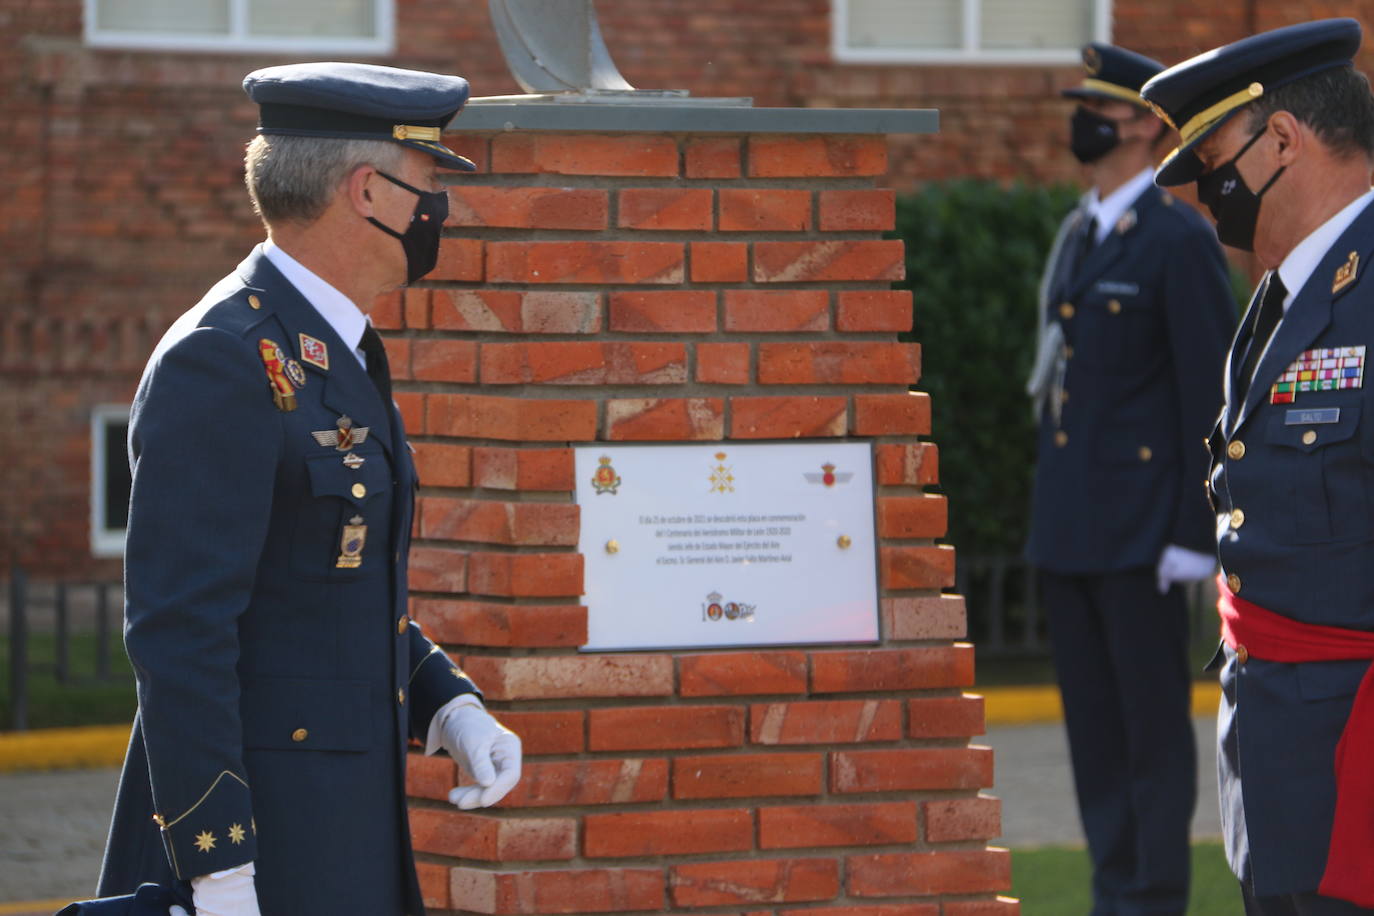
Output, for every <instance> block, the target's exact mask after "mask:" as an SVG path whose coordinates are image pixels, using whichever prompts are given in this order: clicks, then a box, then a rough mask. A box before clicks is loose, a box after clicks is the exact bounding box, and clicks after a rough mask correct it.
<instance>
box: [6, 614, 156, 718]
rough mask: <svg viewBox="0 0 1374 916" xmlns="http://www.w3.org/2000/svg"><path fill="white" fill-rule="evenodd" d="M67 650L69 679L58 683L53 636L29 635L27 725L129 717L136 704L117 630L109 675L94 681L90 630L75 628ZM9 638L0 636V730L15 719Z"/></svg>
mask: <svg viewBox="0 0 1374 916" xmlns="http://www.w3.org/2000/svg"><path fill="white" fill-rule="evenodd" d="M70 644H71V645H70V649H69V650H68V670H69V673H70V677H69V678H68V683H65V684H59V683H58V682H57V678H56V676H55V675H54V674H53V662H54V660H55V659H56V657H57V645H56V640H55V639H54V637H53V636H52V634H50V633H33V634H30V636H29V659H30V667H31V669H32V668H33V667H37V669H38V670H37V671H33V670H31V672H30V674H29V678H28V691H29V728H66V727H70V726H76V725H116V724H119V723H122V722H132V721H133V718H134V709H135V707H136V706H137V705H138V701H137V698H136V697H135V696H134V677H133V671H132V669H131V668H130V667H129V657H128V656H127V655H125V654H124V645H123V643H121V642H120V641H119V637H118V635H112V636H111V639H110V673H111V675H112V676H113V680H110V681H97V680H96V679H95V671H96V663H95V656H96V640H95V635H94V634H92V633H73V634H72V635H71V638H70ZM9 651H10V647H9V639H8V637H6V636H0V670H3V671H4V676H3V678H0V730H3V729H8V728H11V727H12V725H13V722H14V718H13V716H14V712H13V709H12V703H13V698H12V697H11V696H10V690H9V687H10V683H9V658H10V656H9Z"/></svg>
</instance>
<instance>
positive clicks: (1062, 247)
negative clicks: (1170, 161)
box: [1027, 44, 1235, 916]
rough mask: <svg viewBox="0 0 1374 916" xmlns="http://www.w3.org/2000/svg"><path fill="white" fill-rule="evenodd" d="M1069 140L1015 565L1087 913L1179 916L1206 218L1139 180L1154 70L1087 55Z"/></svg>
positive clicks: (1218, 320)
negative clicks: (1070, 802)
mask: <svg viewBox="0 0 1374 916" xmlns="http://www.w3.org/2000/svg"><path fill="white" fill-rule="evenodd" d="M1083 61H1084V65H1085V70H1086V74H1085V78H1084V79H1083V81H1082V84H1081V85H1079V86H1075V87H1073V88H1071V89H1068V90H1065V91H1064V95H1066V96H1068V97H1070V98H1073V99H1075V100H1076V101H1077V102H1078V107H1077V109H1076V110H1075V112H1074V114H1073V117H1072V120H1071V122H1070V127H1071V149H1072V152H1073V154H1074V155H1075V156H1076V157H1077V158H1078V159H1079V161H1081V162H1083V163H1084V164H1085V165H1086V168H1087V172H1088V176H1089V177H1090V179H1091V181H1092V185H1093V188H1092V190H1091V191H1089V192H1088V193H1087V194H1086V195H1085V196H1084V197H1083V199H1082V200H1081V201H1080V202H1079V205H1078V207H1077V208H1076V209H1075V210H1074V211H1073V212H1071V213H1070V214H1069V216H1068V217H1067V218H1066V219H1065V221H1064V223H1063V225H1062V226H1061V228H1060V232H1059V236H1058V238H1057V240H1056V242H1055V246H1054V249H1053V250H1052V252H1051V255H1050V258H1049V261H1048V264H1047V266H1046V270H1045V276H1044V279H1043V280H1042V285H1041V331H1040V341H1039V348H1038V352H1037V358H1036V364H1035V368H1034V370H1033V373H1032V377H1031V380H1030V384H1029V386H1028V390H1029V393H1030V394H1031V395H1032V397H1033V398H1034V400H1035V404H1036V407H1037V410H1038V416H1039V423H1040V428H1039V446H1038V451H1039V461H1038V465H1037V468H1036V473H1035V490H1034V500H1033V508H1032V519H1031V532H1030V541H1029V545H1028V549H1027V554H1028V558H1029V560H1030V561H1031V563H1032V564H1033V565H1034V566H1035V567H1037V568H1038V570H1039V582H1040V592H1041V601H1042V603H1043V605H1044V606H1045V608H1046V609H1047V615H1048V619H1049V623H1050V635H1051V640H1052V643H1053V648H1054V660H1055V667H1056V670H1057V673H1058V679H1059V686H1060V690H1061V692H1062V695H1063V702H1064V717H1065V726H1066V729H1067V731H1068V738H1069V749H1070V753H1071V758H1072V761H1073V770H1074V785H1075V789H1076V791H1077V795H1078V806H1079V813H1080V815H1081V817H1082V820H1083V827H1084V832H1085V833H1086V835H1087V839H1088V850H1089V853H1090V855H1091V857H1092V862H1093V900H1094V905H1093V913H1094V914H1095V916H1124V914H1130V916H1135V914H1144V913H1158V914H1164V913H1174V914H1181V913H1183V911H1184V909H1185V907H1186V905H1187V898H1188V866H1189V853H1188V827H1189V821H1190V819H1191V816H1192V812H1193V802H1194V795H1195V773H1196V752H1195V748H1194V746H1193V732H1192V727H1191V721H1190V718H1189V674H1188V668H1187V664H1188V658H1187V634H1188V628H1187V606H1186V602H1185V596H1184V594H1183V590H1182V588H1181V587H1180V585H1179V584H1178V583H1180V582H1183V581H1187V580H1190V579H1198V578H1206V577H1207V576H1210V575H1211V574H1212V571H1213V569H1214V568H1215V560H1214V559H1213V557H1212V555H1211V553H1210V544H1211V528H1212V525H1211V519H1210V517H1209V514H1208V510H1207V501H1206V499H1205V498H1204V495H1203V493H1202V488H1201V486H1199V482H1200V481H1201V480H1202V478H1203V474H1204V470H1205V460H1206V453H1205V451H1204V450H1203V449H1202V448H1201V447H1200V445H1199V443H1200V442H1201V440H1202V438H1203V436H1205V435H1206V432H1207V429H1208V428H1209V427H1210V425H1211V422H1212V420H1213V418H1214V417H1215V416H1216V411H1217V408H1218V406H1219V405H1220V403H1221V367H1222V362H1223V360H1224V355H1225V352H1226V344H1227V341H1229V340H1230V336H1231V332H1232V329H1233V327H1234V324H1235V318H1234V315H1235V311H1234V305H1233V303H1232V300H1231V297H1230V293H1229V290H1228V283H1227V272H1226V264H1225V260H1224V258H1223V256H1222V253H1221V247H1220V246H1219V245H1218V244H1217V240H1216V235H1215V233H1214V232H1213V231H1212V228H1211V227H1210V226H1209V225H1208V224H1207V221H1206V220H1205V219H1204V218H1203V217H1202V216H1201V215H1200V214H1198V213H1197V212H1196V211H1195V210H1194V209H1193V208H1192V207H1190V206H1188V205H1187V204H1183V203H1179V202H1177V201H1175V200H1174V198H1173V197H1172V196H1171V195H1169V194H1168V193H1166V192H1164V191H1161V190H1159V189H1157V188H1155V187H1154V186H1153V184H1152V182H1151V175H1152V171H1153V165H1154V162H1155V156H1154V150H1155V148H1156V146H1157V144H1158V142H1159V140H1160V139H1161V138H1162V136H1163V135H1164V133H1165V132H1166V131H1167V128H1166V127H1165V126H1164V125H1163V124H1162V123H1160V121H1159V119H1158V118H1156V117H1154V115H1153V114H1151V112H1150V110H1149V108H1148V107H1147V106H1146V105H1145V103H1144V101H1143V100H1142V99H1141V97H1140V87H1141V85H1142V84H1143V83H1144V82H1145V81H1146V80H1147V79H1149V78H1150V77H1151V76H1154V75H1155V74H1156V73H1159V72H1160V71H1161V70H1163V69H1164V68H1163V66H1162V65H1161V64H1159V63H1157V62H1156V61H1153V60H1151V59H1149V58H1147V57H1143V56H1141V55H1139V54H1135V53H1133V52H1131V51H1127V50H1125V49H1123V48H1118V47H1113V46H1110V45H1103V44H1090V45H1088V46H1087V47H1086V48H1084V50H1083Z"/></svg>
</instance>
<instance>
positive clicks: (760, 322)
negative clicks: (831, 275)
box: [725, 289, 830, 332]
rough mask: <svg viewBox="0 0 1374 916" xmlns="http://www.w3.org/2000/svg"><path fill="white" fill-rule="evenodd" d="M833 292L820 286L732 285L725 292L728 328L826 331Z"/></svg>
mask: <svg viewBox="0 0 1374 916" xmlns="http://www.w3.org/2000/svg"><path fill="white" fill-rule="evenodd" d="M829 327H830V293H828V292H826V291H825V290H819V289H786V290H759V289H732V290H727V291H726V293H725V330H727V331H736V332H745V331H824V330H827V329H829Z"/></svg>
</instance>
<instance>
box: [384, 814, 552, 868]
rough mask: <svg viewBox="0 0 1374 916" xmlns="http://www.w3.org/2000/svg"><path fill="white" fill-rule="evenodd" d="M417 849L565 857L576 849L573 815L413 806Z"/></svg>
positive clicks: (471, 855) (511, 857)
mask: <svg viewBox="0 0 1374 916" xmlns="http://www.w3.org/2000/svg"><path fill="white" fill-rule="evenodd" d="M410 835H411V837H412V839H413V840H414V843H415V850H416V852H430V853H434V854H435V855H441V856H451V857H454V858H460V859H480V860H482V861H486V862H511V861H520V860H526V859H542V860H559V859H562V860H567V859H571V858H573V857H574V856H575V855H577V819H576V818H573V817H536V818H503V817H494V816H492V815H489V814H471V813H468V812H465V811H457V810H454V809H451V808H450V809H447V810H445V809H442V808H413V809H411V812H410Z"/></svg>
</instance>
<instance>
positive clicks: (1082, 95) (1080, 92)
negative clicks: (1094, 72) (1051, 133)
mask: <svg viewBox="0 0 1374 916" xmlns="http://www.w3.org/2000/svg"><path fill="white" fill-rule="evenodd" d="M1128 91H1129V90H1125V89H1123V90H1122V91H1121V92H1120V93H1112V92H1103V91H1102V90H1100V89H1086V88H1084V87H1082V86H1072V87H1070V88H1068V89H1061V90H1059V94H1060V95H1062V96H1063V97H1064V98H1066V99H1106V100H1107V101H1108V102H1125V103H1126V104H1127V105H1134V106H1135V107H1136V108H1148V107H1149V106H1148V105H1146V104H1145V103H1144V102H1143V101H1141V100H1140V98H1139V97H1138V96H1137V97H1136V98H1127V96H1126V93H1127V92H1128Z"/></svg>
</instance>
